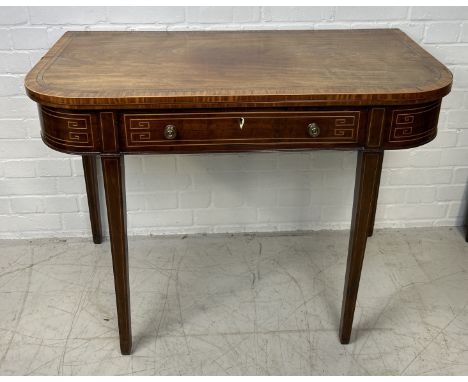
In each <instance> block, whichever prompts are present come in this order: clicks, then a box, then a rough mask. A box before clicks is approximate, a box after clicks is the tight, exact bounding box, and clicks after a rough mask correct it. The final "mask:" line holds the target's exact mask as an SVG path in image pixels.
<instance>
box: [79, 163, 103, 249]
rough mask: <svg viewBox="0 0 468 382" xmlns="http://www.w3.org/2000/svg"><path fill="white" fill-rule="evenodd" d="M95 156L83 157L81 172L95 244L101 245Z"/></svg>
mask: <svg viewBox="0 0 468 382" xmlns="http://www.w3.org/2000/svg"><path fill="white" fill-rule="evenodd" d="M96 157H97V156H96V155H83V156H82V160H83V170H84V177H85V183H86V194H87V196H88V207H89V218H90V220H91V231H92V232H93V241H94V243H95V244H101V243H102V227H101V213H100V207H99V188H98V181H97V170H96Z"/></svg>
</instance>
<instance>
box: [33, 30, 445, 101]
mask: <svg viewBox="0 0 468 382" xmlns="http://www.w3.org/2000/svg"><path fill="white" fill-rule="evenodd" d="M451 83H452V74H451V73H450V71H449V70H448V69H447V68H446V67H445V66H444V65H442V64H441V63H440V62H439V61H437V60H436V59H435V58H434V57H432V56H431V55H430V54H429V53H427V52H426V51H425V50H424V49H422V48H421V47H420V46H419V45H418V44H416V43H415V42H414V41H413V40H411V39H410V38H409V37H408V36H407V35H406V34H404V33H403V32H401V31H400V30H398V29H374V30H369V29H368V30H320V31H236V32H230V31H229V32H228V31H216V32H211V31H210V32H198V31H196V32H193V31H190V32H67V33H65V34H64V36H62V38H61V39H60V40H59V41H58V42H57V43H56V44H55V45H54V46H53V47H52V48H51V49H50V51H49V52H48V53H47V54H46V55H45V56H44V57H43V58H42V59H41V60H40V61H39V63H38V64H37V65H36V66H35V67H34V68H33V69H32V70H31V71H30V73H29V74H28V75H27V77H26V80H25V85H26V90H27V92H28V95H29V96H30V97H31V98H33V99H34V100H35V101H37V102H39V103H41V104H45V105H49V106H59V107H60V106H63V107H78V108H80V107H81V108H85V107H93V108H105V107H109V106H112V107H129V106H136V107H147V106H150V105H155V104H168V105H171V104H187V105H189V104H190V103H197V104H200V103H206V104H211V105H212V104H217V103H225V104H232V105H239V104H240V103H252V104H255V103H269V102H270V103H278V104H282V103H283V104H289V105H294V104H300V103H301V102H306V103H307V102H308V103H310V104H314V105H333V104H346V105H354V104H356V105H366V104H373V105H375V104H402V103H408V104H409V103H420V102H426V101H431V100H434V99H438V98H441V97H442V96H444V95H446V94H447V93H448V92H449V91H450V88H451Z"/></svg>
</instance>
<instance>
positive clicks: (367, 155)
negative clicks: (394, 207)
mask: <svg viewBox="0 0 468 382" xmlns="http://www.w3.org/2000/svg"><path fill="white" fill-rule="evenodd" d="M382 157H383V152H382V151H359V153H358V163H357V169H356V184H355V187H354V204H353V216H352V221H351V232H350V237H349V247H348V261H347V265H346V277H345V285H344V291H343V305H342V308H341V322H340V341H341V343H342V344H347V343H349V340H350V337H351V330H352V326H353V317H354V309H355V307H356V299H357V294H358V289H359V280H360V278H361V269H362V263H363V260H364V252H365V250H366V242H367V235H368V232H369V225H370V224H371V220H372V218H371V215H372V209H373V201H374V200H375V199H376V198H377V197H376V196H375V195H374V194H375V193H376V192H377V191H378V188H377V187H376V183H378V181H379V179H380V172H381V169H382Z"/></svg>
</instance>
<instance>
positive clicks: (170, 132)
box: [164, 125, 177, 139]
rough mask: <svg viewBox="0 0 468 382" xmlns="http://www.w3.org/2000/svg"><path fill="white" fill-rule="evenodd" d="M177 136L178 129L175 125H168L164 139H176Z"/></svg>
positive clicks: (165, 128)
mask: <svg viewBox="0 0 468 382" xmlns="http://www.w3.org/2000/svg"><path fill="white" fill-rule="evenodd" d="M176 136H177V129H176V127H175V126H174V125H166V126H165V127H164V138H166V139H175V137H176Z"/></svg>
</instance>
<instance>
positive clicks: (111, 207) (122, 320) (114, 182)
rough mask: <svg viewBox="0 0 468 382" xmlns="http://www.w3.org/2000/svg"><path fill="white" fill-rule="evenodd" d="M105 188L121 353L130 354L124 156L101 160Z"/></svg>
mask: <svg viewBox="0 0 468 382" xmlns="http://www.w3.org/2000/svg"><path fill="white" fill-rule="evenodd" d="M101 163H102V172H103V176H104V188H105V191H106V204H107V218H108V221H109V234H110V242H111V251H112V265H113V269H114V286H115V297H116V301H117V318H118V323H119V334H120V350H121V352H122V354H130V353H131V351H132V328H131V319H130V285H129V280H128V257H127V252H128V248H127V228H126V217H127V212H126V207H125V171H124V159H123V155H103V156H102V157H101Z"/></svg>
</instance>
